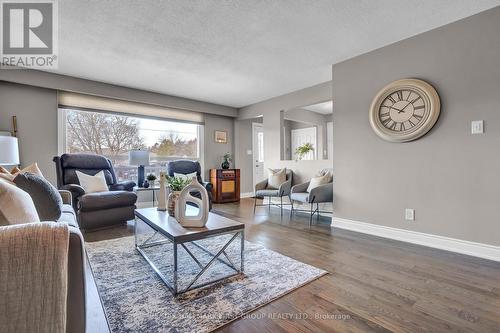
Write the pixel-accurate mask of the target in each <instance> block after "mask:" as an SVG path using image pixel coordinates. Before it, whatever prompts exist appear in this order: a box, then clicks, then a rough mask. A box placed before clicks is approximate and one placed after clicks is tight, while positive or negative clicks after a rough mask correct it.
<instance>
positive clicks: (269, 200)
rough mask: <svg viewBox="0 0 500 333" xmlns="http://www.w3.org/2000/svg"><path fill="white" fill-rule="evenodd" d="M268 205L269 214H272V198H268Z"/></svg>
mask: <svg viewBox="0 0 500 333" xmlns="http://www.w3.org/2000/svg"><path fill="white" fill-rule="evenodd" d="M267 200H268V204H269V213H270V212H271V197H267Z"/></svg>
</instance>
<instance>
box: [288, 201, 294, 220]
mask: <svg viewBox="0 0 500 333" xmlns="http://www.w3.org/2000/svg"><path fill="white" fill-rule="evenodd" d="M288 199H289V200H290V203H291V205H292V206H291V207H292V208H291V209H290V218H292V215H293V200H292V199H291V198H290V197H288Z"/></svg>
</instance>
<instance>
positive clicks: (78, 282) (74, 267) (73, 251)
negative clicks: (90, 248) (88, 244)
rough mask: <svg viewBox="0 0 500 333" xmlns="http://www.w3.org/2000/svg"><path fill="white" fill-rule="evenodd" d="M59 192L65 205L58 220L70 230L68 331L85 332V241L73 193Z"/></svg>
mask: <svg viewBox="0 0 500 333" xmlns="http://www.w3.org/2000/svg"><path fill="white" fill-rule="evenodd" d="M59 193H61V197H62V198H63V203H64V205H63V209H62V211H63V212H62V214H61V217H60V218H59V220H57V222H65V223H67V224H68V225H69V230H70V236H69V252H68V302H67V307H66V308H67V313H66V316H67V318H66V332H72V333H73V332H75V333H80V332H81V333H84V332H85V327H86V314H85V300H86V297H85V293H86V284H85V267H86V262H85V260H86V255H85V249H84V244H85V243H84V241H83V237H82V234H81V232H80V230H79V227H78V223H77V221H76V213H75V211H74V210H73V207H72V205H71V201H72V200H71V193H70V192H69V191H59Z"/></svg>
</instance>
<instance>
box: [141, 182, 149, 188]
mask: <svg viewBox="0 0 500 333" xmlns="http://www.w3.org/2000/svg"><path fill="white" fill-rule="evenodd" d="M142 187H144V188H148V187H149V182H148V181H147V180H145V181H144V183H143V184H142Z"/></svg>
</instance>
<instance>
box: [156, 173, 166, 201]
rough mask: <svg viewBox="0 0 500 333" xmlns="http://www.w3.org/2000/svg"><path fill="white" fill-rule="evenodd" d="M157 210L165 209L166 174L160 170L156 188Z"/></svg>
mask: <svg viewBox="0 0 500 333" xmlns="http://www.w3.org/2000/svg"><path fill="white" fill-rule="evenodd" d="M157 209H158V210H161V211H166V210H167V176H166V175H165V172H160V189H159V190H158V208H157Z"/></svg>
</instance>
